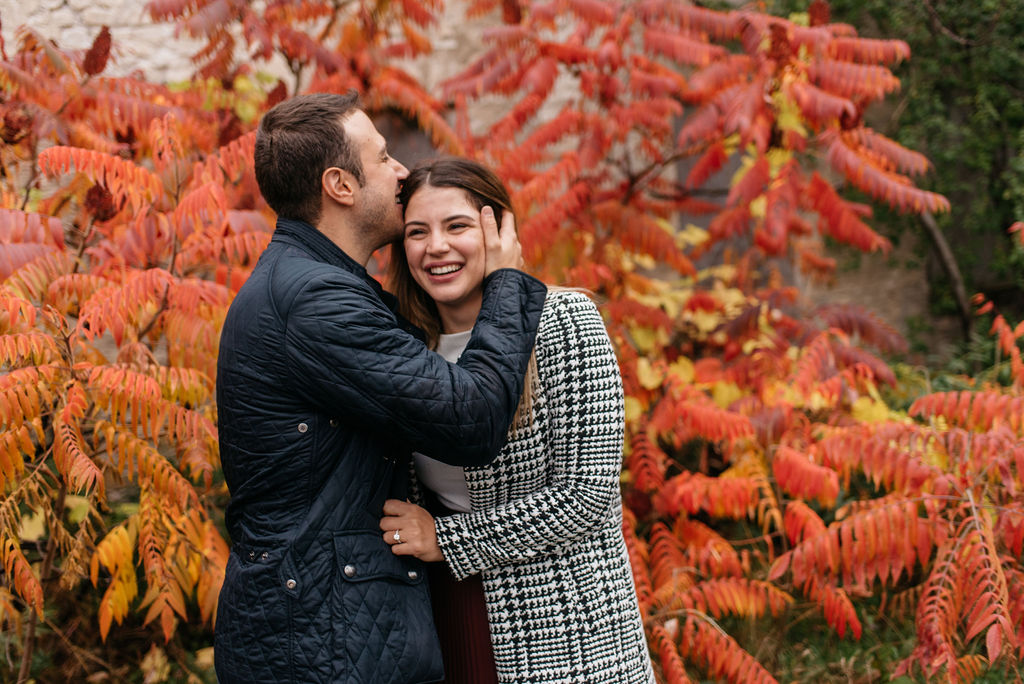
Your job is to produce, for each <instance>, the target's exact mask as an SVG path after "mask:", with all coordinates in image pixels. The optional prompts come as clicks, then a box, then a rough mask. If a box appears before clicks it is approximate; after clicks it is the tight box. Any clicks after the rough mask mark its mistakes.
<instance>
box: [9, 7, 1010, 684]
mask: <svg viewBox="0 0 1024 684" xmlns="http://www.w3.org/2000/svg"><path fill="white" fill-rule="evenodd" d="M148 7H149V11H150V12H151V14H152V16H153V18H154V19H155V20H159V21H168V22H175V23H177V25H178V26H179V28H180V29H181V30H183V31H185V32H187V33H188V34H190V35H191V36H193V37H197V38H200V39H202V40H203V41H205V45H204V47H203V48H202V49H201V50H200V52H199V53H198V54H197V55H195V63H196V68H197V73H198V74H199V75H201V76H202V77H203V78H201V79H199V80H196V81H195V82H194V83H192V84H191V85H189V86H187V87H175V88H170V87H167V86H165V85H158V84H153V83H148V82H145V81H142V80H140V79H138V78H109V77H104V76H103V73H104V71H105V69H106V68H107V61H108V56H109V53H110V49H111V38H110V34H109V33H108V32H107V31H105V30H104V31H101V32H100V33H99V34H98V36H97V38H96V40H95V42H94V44H93V46H92V48H91V49H90V50H88V51H85V52H84V53H78V52H71V51H66V50H62V49H61V48H60V47H59V46H57V45H54V44H53V43H52V42H50V41H48V40H47V39H45V38H43V37H42V36H40V35H39V34H37V33H36V32H34V31H32V30H31V29H29V28H23V29H21V31H20V33H19V38H18V43H17V46H16V47H15V48H14V49H13V50H12V51H10V52H9V53H7V52H5V53H4V54H3V55H2V57H3V61H2V62H0V121H2V130H0V132H2V135H3V138H4V141H5V143H6V146H5V147H4V149H3V156H2V159H0V161H2V164H3V166H2V169H0V172H2V175H0V278H2V279H3V280H2V284H0V360H2V363H3V364H4V366H3V368H4V371H5V373H6V374H5V375H4V376H2V377H0V429H2V431H0V485H2V486H3V488H4V493H5V500H4V501H5V503H4V504H3V506H2V507H0V560H2V561H3V567H4V571H5V572H4V582H3V583H2V584H0V620H3V622H4V624H5V629H8V630H10V632H11V633H12V634H16V635H18V637H17V639H16V641H17V644H18V649H20V650H19V658H20V660H19V662H20V667H21V672H20V674H21V675H22V676H24V675H27V674H28V672H29V667H30V665H29V662H30V660H31V655H32V649H33V648H34V647H35V644H36V643H37V642H38V643H40V644H45V645H46V648H48V649H53V650H54V651H55V652H56V651H60V650H62V649H64V650H68V651H71V652H72V653H80V652H92V651H94V650H95V649H97V648H98V644H97V643H96V640H95V639H94V640H92V641H90V640H89V637H88V633H89V630H84V634H83V630H78V631H77V632H76V631H74V630H71V629H69V628H68V626H67V625H68V624H69V623H67V622H65V621H66V620H67V619H69V618H68V615H70V614H72V613H74V612H78V613H81V612H83V611H85V612H86V613H88V614H89V620H93V621H95V622H94V624H95V625H96V626H97V627H98V638H99V640H111V639H117V638H118V634H119V632H118V630H119V627H118V625H122V624H124V623H125V622H126V621H133V622H134V623H135V624H137V625H151V627H149V628H148V629H150V630H152V632H153V633H152V637H154V638H155V639H154V640H155V641H157V642H158V643H164V642H169V643H168V650H169V652H172V653H179V655H180V654H182V653H184V651H183V647H182V646H181V643H183V641H182V632H187V633H188V634H191V635H195V634H199V635H206V638H207V641H208V635H209V632H210V630H211V629H212V624H213V620H214V617H215V616H214V612H215V599H216V593H217V590H218V589H219V586H220V581H221V578H222V576H223V569H224V564H225V561H226V556H227V548H228V547H227V543H226V540H225V539H224V536H223V534H222V532H221V531H220V529H221V528H220V526H219V523H220V516H221V513H222V509H223V505H224V502H225V495H226V492H225V489H224V486H223V482H222V478H221V477H220V473H219V465H218V458H217V444H216V430H215V424H216V407H215V405H214V402H213V397H212V390H213V382H214V368H215V360H216V344H217V337H218V333H219V325H220V322H221V320H222V318H223V315H224V312H225V311H226V308H227V306H228V304H229V303H230V301H231V297H232V294H233V293H234V292H235V291H237V288H238V287H239V285H240V284H241V283H242V282H243V281H244V279H245V277H246V275H247V273H248V269H249V268H250V267H251V265H252V264H253V261H254V259H255V258H256V256H257V255H258V254H259V252H260V251H261V249H262V248H263V246H264V245H265V244H266V242H267V240H268V239H269V236H270V231H271V229H272V221H273V216H272V214H271V213H270V212H269V210H268V209H267V207H266V206H265V204H264V203H263V201H262V199H261V198H260V196H259V193H258V191H257V190H256V187H255V182H254V179H253V177H252V173H251V167H252V158H251V157H252V142H253V133H252V129H253V126H254V124H255V119H256V116H257V115H258V113H259V112H260V111H262V110H264V109H265V108H267V107H269V106H271V105H272V104H274V103H275V102H277V101H279V100H280V99H281V98H283V97H285V96H286V95H287V94H289V93H294V92H296V91H298V90H318V91H323V90H328V91H339V92H343V91H345V90H348V89H350V88H354V89H356V90H358V91H359V92H360V93H361V95H362V96H363V99H364V103H365V105H366V107H367V108H368V110H369V111H371V113H373V112H381V111H385V110H387V111H397V112H400V113H401V114H402V115H403V116H404V117H405V118H406V119H407V120H408V121H409V122H410V123H411V124H412V125H414V126H416V127H418V128H419V129H421V130H423V131H424V132H425V133H426V134H427V135H428V136H429V137H430V139H431V140H432V141H433V142H434V144H435V145H436V146H437V147H438V148H439V149H441V150H442V151H445V152H451V153H460V154H468V155H471V156H474V157H476V158H478V159H480V160H481V161H484V162H485V163H488V164H489V165H491V166H493V167H494V168H495V169H497V170H498V172H499V174H500V175H501V176H502V177H503V178H504V179H505V180H506V181H507V182H508V183H509V185H510V187H511V188H512V190H513V199H514V203H515V205H516V207H517V216H518V217H519V230H520V235H521V239H522V242H523V245H524V250H525V253H526V256H527V259H528V263H529V268H530V269H531V270H532V271H533V272H534V273H536V274H537V275H539V276H540V277H542V278H544V279H546V280H548V281H550V282H555V283H559V284H567V285H575V286H581V287H585V288H588V289H590V290H591V291H593V292H594V293H595V294H596V295H597V296H598V298H599V299H600V302H601V308H602V310H603V312H604V314H605V318H606V322H607V325H608V329H609V332H610V334H611V335H612V338H613V340H614V342H615V343H616V345H617V349H618V353H619V359H620V364H621V368H622V375H623V381H624V385H625V389H626V395H627V398H626V406H627V440H626V449H625V454H624V464H625V469H624V473H623V481H624V500H625V503H626V515H625V523H624V534H625V536H626V540H627V545H628V547H629V550H630V557H631V562H632V567H633V571H634V575H635V580H636V586H637V592H638V596H639V597H640V602H641V608H642V611H643V615H644V620H645V624H646V625H647V629H648V635H649V643H650V646H651V652H652V654H653V657H654V659H655V661H656V669H657V672H658V676H659V677H660V678H661V679H662V680H663V681H666V682H687V681H700V680H701V679H702V678H711V679H714V680H716V681H729V682H772V681H776V680H775V675H773V671H774V668H775V667H776V665H777V663H774V662H767V661H765V662H762V660H763V659H762V660H759V659H758V657H756V656H755V655H754V654H753V653H751V651H750V646H751V644H749V643H744V640H743V638H742V636H741V635H739V634H737V633H734V632H732V631H730V625H737V624H740V623H739V621H737V619H740V620H745V621H757V622H758V624H765V625H771V624H772V623H773V621H776V620H780V619H782V618H783V617H784V616H785V615H786V614H787V613H788V612H791V611H793V610H795V609H796V608H797V607H798V606H799V607H802V608H803V609H807V608H808V607H812V608H814V610H815V614H816V618H815V619H817V620H820V622H821V624H823V625H827V627H828V628H829V629H831V630H834V632H835V633H836V635H837V636H838V637H840V638H845V639H853V640H856V639H860V638H862V634H863V629H864V627H863V625H864V622H865V617H866V615H867V612H868V611H876V610H880V609H882V610H887V611H889V612H890V613H893V614H895V613H898V612H900V611H903V612H904V614H905V615H906V616H907V622H906V624H909V625H913V626H914V627H913V629H914V630H916V632H915V633H914V634H908V635H907V638H908V639H910V640H911V641H912V642H913V644H914V646H913V648H912V650H911V651H909V652H907V653H906V654H905V659H903V660H902V661H901V662H898V663H897V662H894V663H891V666H892V669H893V671H894V672H905V673H909V674H911V675H913V676H918V675H922V674H923V675H924V676H927V677H935V678H941V679H943V680H948V681H971V680H972V679H973V678H974V677H976V676H977V675H978V674H980V673H981V672H983V671H986V670H988V669H991V670H992V671H996V672H998V671H1001V669H1002V670H1005V671H1009V670H1010V669H1012V668H1013V667H1015V666H1016V664H1017V663H1019V662H1020V661H1021V659H1022V658H1024V628H1022V625H1024V568H1022V565H1021V561H1022V553H1024V503H1022V501H1024V498H1022V494H1021V492H1022V488H1024V420H1022V416H1024V364H1022V362H1021V357H1020V342H1019V340H1020V338H1021V337H1022V336H1024V326H1022V325H1017V326H1013V325H1011V324H1010V323H1009V322H1007V321H1006V320H1005V319H1003V318H1001V317H998V316H996V317H995V318H994V324H993V329H992V332H993V335H994V337H995V338H996V344H997V348H998V350H999V354H1000V357H999V359H998V360H997V363H998V364H999V367H1000V368H1003V369H1004V371H1005V372H1003V373H1002V375H1001V376H1000V377H1001V378H1002V381H1001V382H985V383H976V384H973V385H972V384H970V383H965V384H964V385H963V387H962V388H960V389H958V390H957V391H949V392H931V391H929V390H927V389H926V391H924V392H920V393H919V396H915V397H914V398H913V401H911V402H908V406H907V407H901V406H899V405H897V404H896V403H895V401H894V400H888V401H887V397H889V396H896V395H898V394H899V393H898V392H897V391H896V390H898V389H899V387H900V382H901V380H900V377H899V376H898V375H897V371H898V370H899V366H898V365H896V364H890V362H887V361H886V359H889V358H892V356H893V355H895V354H899V353H901V352H902V351H904V350H905V343H904V342H903V340H902V338H901V337H900V335H899V334H898V333H897V332H896V331H895V330H894V329H892V328H891V327H890V326H889V325H887V324H885V323H884V322H882V321H881V320H880V319H879V318H878V317H876V316H875V315H873V314H872V313H871V312H869V311H867V310H864V309H863V308H860V307H857V306H851V305H844V306H839V305H831V306H822V307H818V308H816V309H811V308H808V307H807V305H806V304H804V303H803V302H802V301H801V300H800V298H799V295H798V293H797V291H796V290H795V289H794V288H793V287H792V286H791V285H790V284H789V283H788V282H787V276H786V274H787V273H789V272H791V271H790V269H799V270H802V271H803V272H805V273H807V274H809V275H811V276H812V277H821V278H828V277H829V276H830V274H831V272H832V271H833V269H834V267H835V262H834V260H833V259H832V258H831V257H830V256H829V250H830V248H831V247H832V246H834V245H835V244H839V243H841V244H844V245H848V246H850V247H852V248H855V249H858V250H864V251H876V250H880V251H884V250H887V249H888V248H889V242H888V240H887V239H886V238H884V237H883V236H882V235H880V234H879V233H878V232H876V231H875V230H874V229H873V228H872V227H871V225H870V219H871V213H872V210H871V206H870V205H868V204H865V203H863V202H860V201H855V200H853V199H850V197H851V193H850V190H851V189H855V190H856V191H857V192H858V193H859V196H861V197H867V198H870V201H872V202H878V203H883V204H886V205H888V206H890V207H892V208H893V209H895V210H897V211H903V212H925V211H929V212H935V211H943V210H945V209H947V208H948V203H947V202H946V200H945V199H944V198H943V197H941V196H939V195H935V194H933V193H930V192H928V191H926V190H922V189H919V188H918V187H917V186H916V185H915V184H914V181H913V177H915V176H919V175H921V174H923V173H925V172H927V170H928V168H929V165H928V162H927V160H926V159H924V158H923V157H922V156H921V155H920V154H917V153H916V152H914V151H912V150H908V149H906V148H903V147H902V146H900V145H899V144H897V143H896V142H894V141H892V140H890V139H888V138H886V137H884V136H882V135H880V134H879V133H877V132H875V131H873V130H872V129H871V128H869V127H868V126H867V125H866V124H865V123H864V114H865V111H866V109H867V108H868V107H869V106H870V105H871V104H872V103H875V102H878V101H880V100H882V99H883V98H885V97H886V96H887V95H888V94H890V93H892V92H894V91H895V90H896V89H898V87H899V82H898V80H897V79H896V78H895V77H894V76H893V74H892V72H891V70H890V68H891V67H892V66H893V65H894V64H896V63H898V62H899V61H900V60H904V59H907V58H909V57H910V55H909V49H908V48H907V46H906V44H904V43H903V42H901V41H899V40H873V39H866V38H861V37H859V36H857V34H856V31H855V30H854V29H853V28H852V27H850V26H846V25H841V24H834V23H830V20H829V17H828V8H827V5H826V4H825V3H823V2H820V0H816V1H815V2H812V3H810V6H809V9H808V12H807V13H806V14H801V15H794V16H792V17H788V18H781V17H773V16H770V15H766V14H762V13H758V12H754V11H746V10H735V11H729V12H722V11H713V10H709V9H704V8H700V7H697V6H693V5H689V4H682V3H679V2H675V1H671V0H639V1H637V2H629V3H613V2H606V1H604V0H569V1H568V2H562V3H546V2H541V1H539V0H538V1H537V2H518V3H517V2H509V1H505V2H502V3H498V2H496V0H473V1H471V2H469V3H468V4H466V5H465V6H464V8H463V9H464V11H465V13H466V14H467V15H469V16H471V17H491V18H492V19H493V21H492V22H491V25H490V28H487V29H486V30H485V32H484V36H483V38H484V40H483V41H482V44H483V47H482V48H481V51H480V53H479V54H478V55H477V56H476V58H475V59H474V60H473V61H472V62H471V63H469V64H468V66H466V67H465V68H464V69H463V70H462V71H460V72H459V73H457V74H455V75H454V76H452V77H451V78H449V79H448V80H447V81H445V82H444V83H443V84H442V86H441V87H440V88H439V89H438V92H433V93H429V92H427V91H426V90H425V89H424V88H423V87H422V86H421V85H420V84H419V83H418V82H417V81H416V79H415V78H414V77H413V76H411V75H410V73H409V72H407V71H405V70H403V69H402V68H401V67H399V66H398V65H399V64H404V65H406V66H408V64H409V62H408V61H401V60H409V59H413V58H422V59H429V58H430V56H429V55H430V52H431V50H432V48H431V45H430V40H429V30H428V29H429V27H430V25H431V24H432V22H433V21H434V20H435V17H436V16H437V15H438V13H439V12H440V10H441V9H442V8H441V5H440V2H437V3H420V2H415V1H413V0H410V1H408V2H404V1H403V2H383V1H382V2H379V3H372V2H370V3H363V5H361V6H360V9H358V10H353V9H351V8H349V7H348V6H339V5H338V4H337V3H330V2H315V1H313V0H307V1H305V2H267V3H263V4H261V5H256V4H250V3H235V2H232V3H228V2H219V1H212V2H192V1H188V2H186V1H185V0H153V1H152V2H150V3H149V4H148ZM460 7H462V6H460ZM243 54H247V55H249V58H247V59H240V58H239V55H243ZM274 55H277V56H279V57H282V58H283V59H284V62H285V63H287V64H288V67H289V69H290V70H291V74H290V76H291V78H289V79H283V80H276V79H274V78H268V77H264V76H262V75H261V72H260V70H261V68H262V67H263V66H264V65H265V64H266V62H267V60H269V59H270V58H271V57H272V56H274ZM484 97H487V98H491V99H492V100H493V99H494V98H503V100H502V101H503V102H505V103H506V106H505V108H504V111H503V113H502V114H501V115H500V116H497V117H495V118H491V119H488V120H483V119H482V118H481V116H480V114H479V112H480V110H479V109H478V108H477V107H476V106H475V101H476V100H478V99H480V98H484ZM978 306H979V310H980V311H979V312H980V313H982V314H989V313H991V312H990V309H991V305H990V304H987V303H985V302H982V301H979V302H978ZM1003 359H1005V361H1003ZM904 408H905V409H906V410H903V409H904ZM30 523H31V524H30ZM26 530H34V531H33V532H31V533H28V532H26ZM880 603H881V606H880V605H879V604H880ZM84 606H89V607H88V608H85V607H84ZM44 626H45V628H46V629H45V630H44V629H43V627H44ZM766 629H770V628H766ZM43 632H45V633H47V634H51V635H53V634H56V635H59V636H58V637H57V638H52V637H51V638H44V636H43ZM192 641H193V642H194V639H192ZM172 646H173V647H175V648H171V647H172ZM193 648H194V647H193ZM151 653H152V651H151ZM147 657H149V656H147ZM177 660H178V667H180V668H181V669H182V670H189V668H199V669H201V667H200V666H199V665H197V664H196V663H194V662H193V663H192V664H189V662H188V660H189V659H188V658H186V657H185V656H184V655H180V657H179V658H177ZM69 662H70V664H68V665H66V666H65V667H66V668H67V669H66V671H65V672H64V675H66V676H67V677H72V678H74V677H78V678H82V677H83V675H84V674H85V673H86V672H92V671H94V670H97V669H103V668H106V669H107V671H110V672H113V671H114V670H115V669H116V667H117V666H119V665H120V664H119V663H103V664H102V665H98V664H97V663H96V662H95V661H94V660H88V659H83V658H81V657H79V658H78V659H77V660H71V661H69ZM40 681H43V679H42V678H41V679H40Z"/></svg>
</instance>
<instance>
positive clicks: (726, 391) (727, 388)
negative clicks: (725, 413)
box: [711, 382, 743, 408]
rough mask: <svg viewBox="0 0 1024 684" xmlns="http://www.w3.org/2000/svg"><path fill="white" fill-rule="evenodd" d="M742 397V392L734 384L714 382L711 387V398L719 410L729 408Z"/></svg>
mask: <svg viewBox="0 0 1024 684" xmlns="http://www.w3.org/2000/svg"><path fill="white" fill-rule="evenodd" d="M742 396H743V390H741V389H740V388H739V386H738V385H736V383H734V382H716V383H715V384H713V385H712V386H711V398H712V399H714V400H715V403H716V404H718V406H720V407H721V408H729V406H730V405H731V404H732V403H733V402H734V401H736V400H737V399H739V398H741V397H742Z"/></svg>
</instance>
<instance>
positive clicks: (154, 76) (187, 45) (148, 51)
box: [0, 0, 198, 82]
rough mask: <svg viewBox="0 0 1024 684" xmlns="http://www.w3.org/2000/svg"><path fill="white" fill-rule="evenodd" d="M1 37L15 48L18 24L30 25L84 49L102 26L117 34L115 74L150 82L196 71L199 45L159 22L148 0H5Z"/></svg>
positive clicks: (1, 8)
mask: <svg viewBox="0 0 1024 684" xmlns="http://www.w3.org/2000/svg"><path fill="white" fill-rule="evenodd" d="M0 22H3V32H2V33H3V39H4V41H5V43H6V44H7V45H8V49H9V50H10V49H12V48H13V47H14V45H15V40H16V32H17V29H18V27H20V26H29V27H31V28H32V29H33V30H35V31H37V32H39V33H40V34H42V35H43V36H46V37H47V38H51V39H52V40H53V41H54V42H56V43H57V44H58V45H59V46H61V47H62V48H65V49H72V50H77V49H86V48H88V47H89V46H90V45H91V44H92V41H93V39H94V38H95V37H96V34H97V33H99V30H100V27H101V26H109V27H110V33H111V36H112V38H113V44H114V52H113V55H112V56H113V63H112V64H110V65H109V67H108V69H109V72H110V73H111V74H112V75H124V74H127V73H130V72H132V71H135V70H141V71H142V72H143V73H145V75H146V77H147V78H148V79H149V80H152V81H157V82H169V81H180V80H184V79H187V78H188V77H189V76H190V75H191V73H192V65H191V63H190V61H189V55H191V54H192V53H193V52H194V51H195V50H196V49H198V44H197V43H195V42H194V41H192V40H189V39H188V38H185V37H180V38H176V37H175V35H174V33H175V31H174V27H173V26H171V25H168V24H155V23H154V22H153V21H152V20H151V19H150V18H149V14H148V12H146V3H145V1H144V0H3V2H2V3H0Z"/></svg>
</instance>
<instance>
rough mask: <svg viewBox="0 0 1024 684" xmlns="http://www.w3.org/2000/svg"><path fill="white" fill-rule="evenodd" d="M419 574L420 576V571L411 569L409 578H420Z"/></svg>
mask: <svg viewBox="0 0 1024 684" xmlns="http://www.w3.org/2000/svg"><path fill="white" fill-rule="evenodd" d="M419 576H420V573H418V572H416V571H415V570H410V571H409V579H411V580H416V579H419Z"/></svg>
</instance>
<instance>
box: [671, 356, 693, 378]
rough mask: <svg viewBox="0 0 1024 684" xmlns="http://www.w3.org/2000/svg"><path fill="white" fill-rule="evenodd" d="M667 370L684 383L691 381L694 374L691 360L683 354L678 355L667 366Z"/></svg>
mask: <svg viewBox="0 0 1024 684" xmlns="http://www.w3.org/2000/svg"><path fill="white" fill-rule="evenodd" d="M668 372H669V373H670V374H671V375H672V376H674V377H677V378H679V379H680V380H682V381H683V382H685V383H691V382H693V376H694V367H693V361H691V360H690V359H688V358H686V357H685V356H680V357H679V358H678V359H676V360H675V361H673V362H672V365H670V366H669V367H668Z"/></svg>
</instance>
